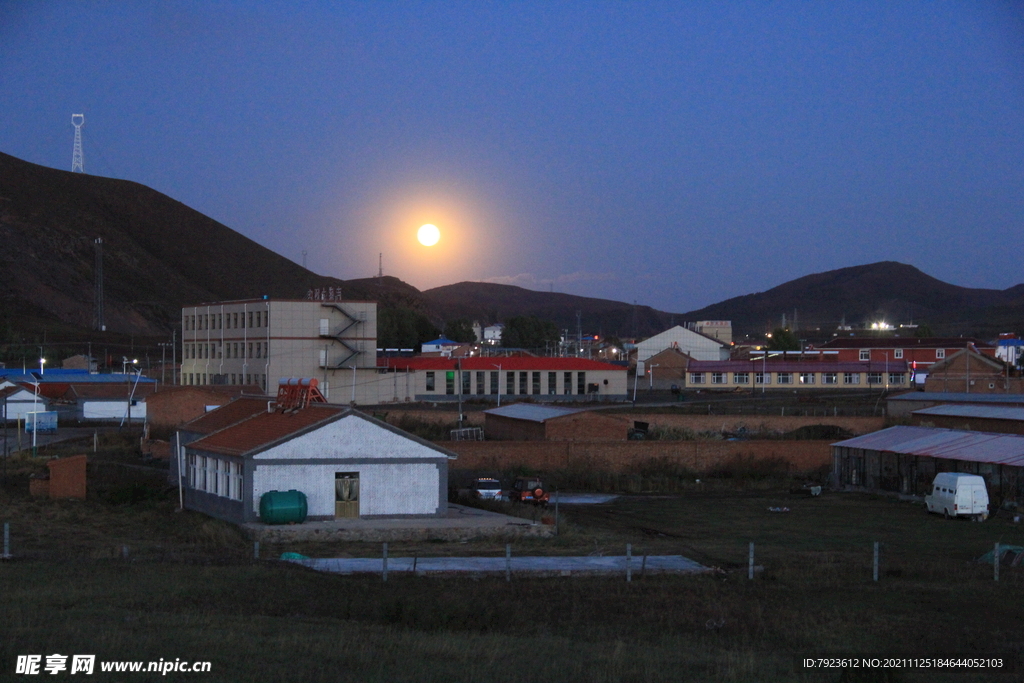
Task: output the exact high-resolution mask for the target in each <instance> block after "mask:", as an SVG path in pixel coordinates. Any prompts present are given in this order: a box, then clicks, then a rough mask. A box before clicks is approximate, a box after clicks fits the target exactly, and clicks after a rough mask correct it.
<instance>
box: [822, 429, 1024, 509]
mask: <svg viewBox="0 0 1024 683" xmlns="http://www.w3.org/2000/svg"><path fill="white" fill-rule="evenodd" d="M832 461H833V474H834V476H835V480H836V483H837V484H838V485H839V486H844V487H845V486H850V487H855V488H864V489H867V490H873V491H893V492H897V493H903V494H909V495H919V496H920V495H925V494H927V493H929V491H930V487H931V483H932V480H933V479H934V478H935V475H936V474H937V473H939V472H965V473H967V474H977V475H980V476H982V477H984V478H985V482H986V484H987V485H988V491H989V496H990V497H991V498H992V499H993V504H994V505H998V504H999V503H1000V502H1001V501H1003V500H1015V501H1016V502H1017V504H1018V505H1019V504H1022V503H1024V492H1022V490H1021V489H1022V485H1024V472H1022V470H1024V436H1019V435H1016V434H993V433H990V432H969V431H961V430H956V429H941V428H935V427H905V426H899V427H890V428H888V429H883V430H881V431H878V432H873V433H871V434H865V435H863V436H858V437H854V438H852V439H847V440H845V441H840V442H838V443H834V444H832Z"/></svg>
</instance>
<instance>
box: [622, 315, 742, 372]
mask: <svg viewBox="0 0 1024 683" xmlns="http://www.w3.org/2000/svg"><path fill="white" fill-rule="evenodd" d="M673 346H676V347H677V348H678V349H679V350H680V351H682V352H683V353H685V354H687V355H688V356H690V357H691V358H693V359H694V360H729V347H728V346H723V345H722V344H721V343H720V342H718V341H716V340H714V339H708V338H707V337H705V336H704V335H700V334H697V333H696V332H694V331H692V330H688V329H686V328H685V327H681V326H679V325H676V326H675V327H673V328H671V329H668V330H665V331H664V332H662V333H661V334H656V335H654V336H653V337H651V338H650V339H645V340H644V341H642V342H640V343H639V344H637V345H636V359H637V366H636V367H637V373H638V374H641V375H642V374H643V373H644V372H645V369H644V363H645V362H646V361H647V359H648V358H650V357H651V356H653V355H656V354H658V353H661V352H662V351H664V350H665V349H668V348H672V347H673Z"/></svg>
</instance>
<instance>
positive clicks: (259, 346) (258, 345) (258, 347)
mask: <svg viewBox="0 0 1024 683" xmlns="http://www.w3.org/2000/svg"><path fill="white" fill-rule="evenodd" d="M262 352H263V342H256V357H257V358H260V357H261V356H260V354H261V353H262Z"/></svg>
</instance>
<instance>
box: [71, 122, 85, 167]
mask: <svg viewBox="0 0 1024 683" xmlns="http://www.w3.org/2000/svg"><path fill="white" fill-rule="evenodd" d="M71 125H72V126H74V127H75V152H74V154H72V155H71V172H72V173H74V172H75V171H78V172H79V173H85V161H84V159H83V157H82V126H84V125H85V114H72V115H71Z"/></svg>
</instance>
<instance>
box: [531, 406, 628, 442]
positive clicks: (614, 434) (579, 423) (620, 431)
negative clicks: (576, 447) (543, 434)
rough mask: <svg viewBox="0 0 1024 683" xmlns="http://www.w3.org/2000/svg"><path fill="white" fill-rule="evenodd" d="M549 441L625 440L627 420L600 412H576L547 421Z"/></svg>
mask: <svg viewBox="0 0 1024 683" xmlns="http://www.w3.org/2000/svg"><path fill="white" fill-rule="evenodd" d="M546 424H547V437H548V440H549V441H625V439H626V430H627V428H628V424H627V422H626V421H625V420H622V419H619V418H615V417H610V416H607V415H602V414H600V413H575V414H573V415H566V416H565V417H558V418H555V419H553V420H548V421H547V423H546Z"/></svg>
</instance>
